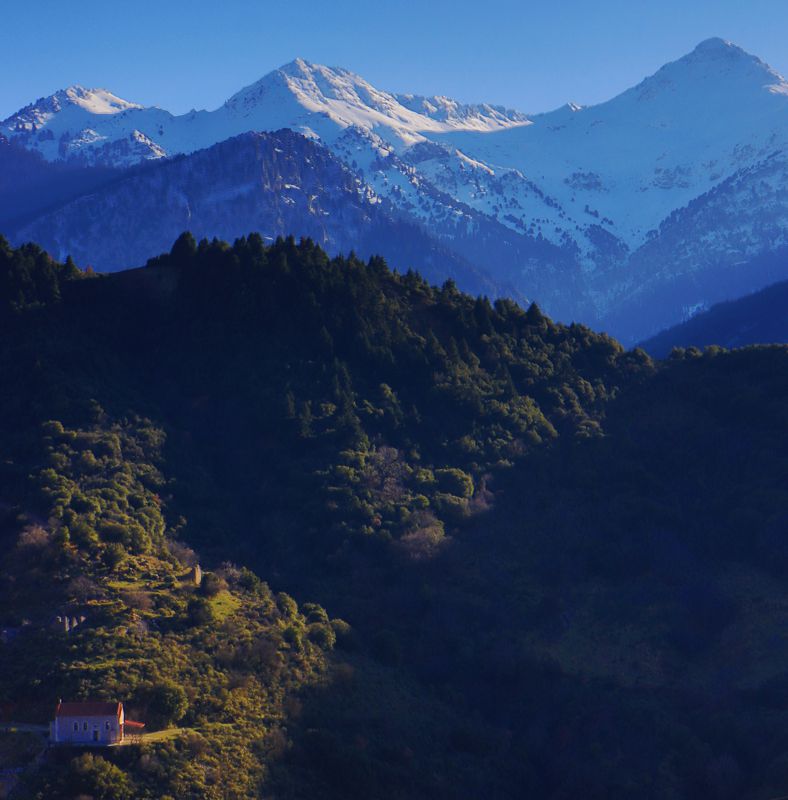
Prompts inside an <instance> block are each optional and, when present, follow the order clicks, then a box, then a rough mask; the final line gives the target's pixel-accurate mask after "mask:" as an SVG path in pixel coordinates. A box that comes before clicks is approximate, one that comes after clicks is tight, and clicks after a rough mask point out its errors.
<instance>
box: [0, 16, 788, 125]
mask: <svg viewBox="0 0 788 800" xmlns="http://www.w3.org/2000/svg"><path fill="white" fill-rule="evenodd" d="M2 18H3V19H2V24H3V37H2V39H3V42H2V47H0V74H2V75H3V80H2V83H0V118H4V117H6V116H8V115H9V114H11V113H12V112H14V111H16V110H17V109H18V108H20V107H21V106H23V105H25V104H27V103H28V102H31V101H32V100H35V99H36V98H38V97H41V96H43V95H46V94H50V93H52V92H53V91H55V90H56V89H58V88H63V87H65V86H68V85H70V84H73V83H81V84H82V85H84V86H101V87H105V88H108V89H111V90H112V91H114V92H115V93H116V94H119V95H120V96H122V97H125V98H127V99H129V100H134V101H137V102H141V103H145V104H155V105H160V106H163V107H165V108H168V109H170V110H171V111H174V112H183V111H188V110H189V109H190V108H193V107H194V108H215V107H216V106H218V105H220V104H221V103H222V102H223V101H224V100H225V99H226V98H227V97H228V96H229V95H231V94H232V93H233V92H235V91H236V90H238V89H239V88H241V87H242V86H245V85H247V84H249V83H251V82H253V81H255V80H257V79H258V78H260V77H262V76H263V75H264V74H265V73H267V72H269V71H271V70H272V69H275V68H276V67H277V66H280V65H281V64H283V63H286V62H288V61H291V60H292V59H293V58H295V57H296V56H302V57H303V58H306V59H307V60H309V61H316V62H318V63H326V64H329V65H331V66H344V67H347V68H349V69H352V70H354V71H355V72H358V73H360V74H361V75H363V76H364V77H366V78H367V79H368V80H370V81H371V82H372V83H374V84H375V85H377V86H379V87H380V88H384V89H390V90H395V91H412V92H416V93H421V94H436V93H437V94H447V95H450V96H453V97H456V98H458V99H460V100H463V101H481V100H483V101H489V102H495V103H501V104H504V105H507V106H511V107H514V108H518V109H520V110H522V111H527V112H537V111H547V110H549V109H552V108H555V107H556V106H559V105H561V104H562V103H564V102H567V101H569V100H572V101H574V102H578V103H594V102H599V101H601V100H605V99H607V98H609V97H611V96H613V95H614V94H616V93H617V92H619V91H621V90H623V89H625V88H627V87H629V86H631V85H633V84H634V83H636V82H638V81H639V80H640V79H641V78H643V77H644V76H645V75H647V74H650V73H651V72H653V71H655V70H656V69H657V68H658V67H660V66H661V65H662V64H663V63H665V62H666V61H669V60H672V59H674V58H677V57H679V56H681V55H683V54H684V53H685V52H688V51H689V50H691V49H692V48H693V47H694V46H695V45H696V44H697V43H698V42H699V41H701V40H703V39H706V38H709V37H710V36H721V37H723V38H725V39H731V40H732V41H734V42H736V43H737V44H739V45H741V46H742V47H744V48H745V49H746V50H749V51H750V52H753V53H755V54H756V55H758V56H760V57H761V58H763V59H764V60H765V61H767V62H769V63H770V64H771V65H772V66H773V67H775V69H777V70H778V71H780V72H782V73H786V72H788V50H787V49H786V45H785V41H786V39H785V33H786V31H788V2H785V0H747V2H743V1H742V0H683V1H682V2H679V1H678V0H659V2H651V0H594V2H590V1H588V0H583V1H581V0H552V2H549V1H548V0H542V1H541V2H530V0H454V1H453V2H449V1H448V0H420V1H417V0H377V2H375V0H367V2H361V1H359V0H321V2H314V0H290V2H283V1H282V0H223V2H217V0H158V2H152V1H151V0H131V1H130V2H123V3H119V2H110V0H102V1H101V2H99V1H98V0H80V2H78V3H63V2H62V0H39V2H30V0H27V2H25V1H24V0H23V2H13V3H7V4H4V8H3V12H2Z"/></svg>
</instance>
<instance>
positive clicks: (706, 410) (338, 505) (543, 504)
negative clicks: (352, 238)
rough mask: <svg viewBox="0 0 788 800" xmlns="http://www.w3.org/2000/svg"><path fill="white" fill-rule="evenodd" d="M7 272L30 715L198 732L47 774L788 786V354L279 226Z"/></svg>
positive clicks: (9, 382) (162, 781) (4, 477)
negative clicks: (197, 575)
mask: <svg viewBox="0 0 788 800" xmlns="http://www.w3.org/2000/svg"><path fill="white" fill-rule="evenodd" d="M0 280H2V283H0V292H2V294H0V335H1V337H2V338H0V342H2V344H0V369H2V374H3V376H4V387H5V390H4V391H3V392H2V393H0V426H1V427H0V434H2V435H0V442H1V443H2V445H1V446H2V450H3V452H2V458H0V470H1V471H0V487H2V488H1V489H0V491H1V492H2V494H1V495H0V511H1V512H2V515H3V518H2V539H1V540H0V542H2V547H3V549H4V559H3V561H2V566H0V581H1V582H0V588H1V589H2V594H0V627H1V626H5V627H6V629H7V630H12V631H13V635H12V636H11V637H6V641H5V643H3V644H0V705H2V704H6V703H11V702H12V701H13V702H14V703H16V704H17V705H18V707H19V708H24V709H27V710H28V713H30V714H34V715H35V714H37V715H39V716H40V717H41V718H46V715H47V713H50V709H51V707H52V704H53V703H54V702H55V701H56V699H57V697H58V696H63V697H69V698H74V699H75V698H78V697H101V698H108V699H116V698H117V699H121V700H123V701H124V702H126V703H127V705H128V707H129V709H130V711H133V713H134V714H135V718H144V719H145V720H146V721H147V722H148V723H149V725H150V728H151V729H157V728H162V729H166V728H167V726H168V725H169V726H178V727H177V729H174V730H173V733H172V736H171V737H170V738H164V740H163V741H159V742H151V743H146V744H144V745H142V746H140V747H129V748H120V749H118V750H116V751H112V752H110V751H107V752H104V753H101V754H100V755H95V756H85V755H82V756H77V755H76V754H73V753H63V752H60V753H57V754H56V755H53V756H50V757H49V758H48V759H47V760H45V761H44V763H43V764H42V765H39V766H38V767H37V768H35V769H31V771H30V773H29V774H27V775H25V776H24V780H23V785H22V787H21V791H22V792H23V796H24V793H27V795H29V796H31V797H33V796H40V797H54V798H57V797H73V796H76V795H78V794H80V793H82V794H89V795H92V796H94V797H115V796H118V797H120V796H126V797H164V796H167V795H169V796H171V797H195V798H196V797H209V798H214V797H215V798H224V797H254V796H263V797H283V798H287V797H292V798H297V797H298V798H300V797H307V796H309V797H324V798H349V797H359V798H370V797H379V798H403V797H408V798H419V797H425V798H426V797H431V798H437V797H442V798H456V797H468V798H477V797H501V798H504V797H506V798H510V797H523V796H533V797H545V798H568V797H574V796H578V795H582V796H587V797H599V798H602V797H604V798H616V797H622V798H623V797H638V798H670V797H673V798H690V797H698V796H706V797H719V798H728V797H730V798H734V797H736V798H741V797H747V798H753V800H755V798H769V797H771V796H774V795H777V794H780V793H781V792H782V793H784V792H785V791H786V790H788V763H787V762H786V761H785V756H784V752H785V750H784V746H783V740H784V731H785V729H786V726H785V723H786V711H785V709H784V704H783V702H782V698H783V697H784V692H785V678H784V675H785V674H786V672H787V671H788V646H786V642H785V641H784V637H783V634H782V631H783V630H784V628H785V623H786V617H787V616H788V605H786V603H785V600H784V597H785V591H784V590H785V585H786V579H787V578H788V561H787V560H786V556H787V554H788V550H787V549H786V546H785V543H784V542H785V534H786V530H785V525H786V520H785V516H784V508H785V505H786V501H788V490H787V489H786V486H785V482H784V480H783V478H784V475H785V474H786V473H785V470H786V466H787V465H786V462H785V455H784V454H785V453H786V452H788V447H786V445H788V442H786V441H785V438H786V434H785V433H784V432H785V431H786V430H788V426H786V424H785V423H786V418H787V417H788V379H786V378H785V377H784V376H785V375H787V374H788V372H787V371H786V367H788V352H786V351H785V350H784V349H783V348H761V349H751V350H747V351H737V352H730V353H729V352H725V351H722V350H720V349H719V348H717V349H714V348H712V349H709V350H707V351H706V352H705V353H702V352H700V351H695V350H691V351H685V352H677V353H675V354H674V357H673V358H672V359H670V360H668V361H666V362H658V363H655V362H652V360H651V359H650V358H649V357H648V356H647V355H646V354H645V353H643V352H642V351H638V350H635V351H629V352H628V351H625V350H624V349H623V348H622V347H621V346H620V345H618V344H617V343H616V342H615V341H613V340H612V339H610V338H608V337H606V336H603V335H598V334H595V333H593V332H592V331H590V330H588V329H586V328H584V327H582V326H571V327H565V326H561V325H556V324H554V323H553V322H551V321H550V320H549V319H548V318H546V317H545V316H544V315H543V314H542V313H541V312H540V311H539V309H538V308H537V307H536V306H531V307H530V308H529V309H527V310H525V309H522V308H520V307H518V306H517V305H516V304H514V303H512V302H510V301H505V300H500V301H497V302H496V303H495V304H491V303H489V302H488V301H487V300H486V299H484V298H478V299H474V298H472V297H470V296H468V295H464V294H462V293H460V292H459V291H457V289H456V287H455V286H454V285H453V284H452V283H451V282H448V283H446V284H444V285H443V286H442V287H440V288H436V287H432V286H430V285H428V284H427V283H426V282H425V281H424V280H423V279H422V278H421V277H419V276H418V275H416V274H414V273H408V274H406V275H400V274H397V273H393V272H391V271H390V270H389V269H388V267H387V266H386V264H385V263H384V262H383V261H382V260H381V259H377V258H373V259H371V260H369V261H368V262H361V261H359V260H357V259H355V258H353V257H350V258H347V259H345V258H337V259H329V258H328V257H327V256H326V255H325V253H323V252H322V251H321V250H320V249H319V248H318V247H316V246H315V245H314V244H313V243H311V242H310V241H303V242H301V243H300V244H297V243H296V242H294V241H293V240H292V239H288V240H279V241H277V242H276V243H275V244H274V245H272V246H270V247H267V246H265V245H264V244H263V241H262V239H261V238H260V237H259V236H256V235H251V236H249V237H247V238H244V239H240V240H238V241H236V242H235V243H234V244H233V245H228V244H225V243H222V242H218V241H213V242H206V241H204V242H201V243H200V244H199V245H198V244H197V243H195V242H194V240H193V239H192V238H191V237H190V236H189V235H184V236H182V237H181V238H180V239H179V240H178V241H177V242H176V244H175V246H174V247H173V249H172V251H171V252H170V253H168V254H165V255H162V256H161V257H159V258H157V259H154V260H153V261H151V262H150V263H149V264H148V265H147V266H146V267H144V268H140V269H138V270H133V271H129V272H125V273H117V274H114V275H111V276H98V275H93V274H88V273H85V272H82V271H80V270H79V269H78V268H77V267H75V266H74V265H73V264H71V263H69V264H57V263H55V262H53V261H52V260H51V259H50V258H49V257H48V256H47V255H46V254H45V253H43V252H42V251H40V250H39V249H37V248H36V247H35V246H32V245H31V246H26V247H24V248H20V249H18V250H13V249H11V248H10V247H8V246H7V245H5V244H4V243H3V244H2V246H0ZM194 551H196V552H197V553H199V558H200V560H201V563H202V565H203V567H204V568H206V569H207V570H208V573H207V574H206V576H205V577H204V578H203V581H202V584H201V585H200V586H199V587H198V586H196V585H194V582H193V581H191V580H190V578H189V571H190V568H191V566H192V564H193V563H194V561H195V559H196V558H197V557H198V556H197V555H196V554H195V552H194ZM293 598H295V599H293ZM64 613H68V614H69V615H70V616H75V617H77V619H79V618H80V617H81V616H84V617H85V620H84V621H83V622H81V623H80V624H79V625H78V626H77V628H76V629H75V630H74V631H71V632H70V633H68V634H65V633H64V632H63V631H62V630H59V629H56V628H55V627H54V626H53V625H52V624H51V622H52V619H53V617H54V616H56V615H62V614H64ZM117 786H122V787H123V792H124V793H125V794H121V793H120V792H118V791H117V789H116V788H115V789H113V788H112V787H117ZM113 791H114V792H115V794H113V793H112V792H113Z"/></svg>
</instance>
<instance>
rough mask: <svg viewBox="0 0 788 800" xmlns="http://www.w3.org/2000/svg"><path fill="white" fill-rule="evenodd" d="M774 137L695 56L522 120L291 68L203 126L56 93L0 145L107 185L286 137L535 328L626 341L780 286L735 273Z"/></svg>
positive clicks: (778, 170) (727, 48)
mask: <svg viewBox="0 0 788 800" xmlns="http://www.w3.org/2000/svg"><path fill="white" fill-rule="evenodd" d="M786 119H788V84H786V82H785V80H784V79H783V78H782V77H781V76H780V75H778V74H777V73H776V72H775V71H774V70H772V69H771V68H770V67H769V66H768V65H766V64H764V63H763V62H762V61H760V60H759V59H758V58H756V57H755V56H752V55H750V54H748V53H746V52H744V51H743V50H741V49H740V48H738V47H736V46H735V45H733V44H731V43H729V42H724V41H722V40H720V39H710V40H708V41H706V42H703V43H701V44H700V45H699V46H698V47H697V48H696V49H695V50H694V51H693V52H692V53H690V54H688V55H686V56H684V57H683V58H680V59H679V60H677V61H675V62H673V63H670V64H667V65H666V66H664V67H663V68H662V69H660V70H659V71H658V72H657V73H656V74H654V75H652V76H650V77H648V78H646V79H645V80H644V81H643V82H642V83H640V84H639V85H638V86H636V87H634V88H632V89H630V90H628V91H626V92H624V93H622V94H621V95H619V96H618V97H615V98H613V99H612V100H610V101H608V102H606V103H602V104H600V105H597V106H593V107H580V106H576V105H572V104H570V105H567V106H565V107H564V108H561V109H558V110H557V111H554V112H552V113H549V114H542V115H537V116H531V117H526V116H525V115H523V114H521V113H518V112H513V111H508V110H506V109H501V108H497V107H492V106H488V105H483V104H482V105H475V106H474V105H462V104H459V103H457V102H455V101H452V100H449V99H447V98H443V97H432V98H424V97H419V96H411V95H395V94H391V93H388V92H384V91H381V90H379V89H377V88H376V87H374V86H372V85H371V84H369V83H368V82H367V81H365V80H364V79H363V78H361V77H360V76H357V75H354V74H353V73H351V72H348V71H346V70H342V69H334V68H328V67H324V66H320V65H315V64H309V63H307V62H305V61H303V60H301V59H298V60H296V61H294V62H292V63H290V64H288V65H285V66H284V67H282V68H281V69H279V70H275V71H274V72H272V73H270V74H269V75H267V76H265V77H263V78H262V79H261V80H260V81H258V82H256V83H254V84H252V85H251V86H248V87H246V88H245V89H242V90H241V91H240V92H238V93H237V94H235V95H234V96H233V97H231V98H230V99H229V100H228V101H227V102H226V103H225V104H224V105H222V106H221V107H220V108H218V109H216V110H214V111H199V112H197V111H194V112H190V113H189V114H185V115H181V116H173V115H171V114H169V113H168V112H166V111H163V110H161V109H156V108H143V107H140V106H138V105H136V104H134V103H129V102H127V101H122V100H120V99H118V98H116V97H115V96H114V95H111V94H110V93H108V92H105V91H103V90H85V89H82V88H80V87H72V88H71V89H69V90H66V91H64V92H59V93H57V94H56V95H53V96H52V97H50V98H45V99H42V100H40V101H39V102H38V103H36V104H34V105H32V106H30V107H28V108H26V109H23V110H22V111H20V112H19V113H18V114H16V115H14V116H12V117H10V118H9V119H8V120H5V121H4V122H3V123H2V124H0V133H2V134H3V135H5V136H6V137H8V138H9V139H10V140H12V141H13V142H15V143H16V144H17V145H18V146H19V147H23V148H27V149H30V150H33V151H35V152H38V153H40V154H41V155H42V157H43V158H45V159H47V160H49V161H50V162H52V163H60V162H63V163H66V164H82V165H112V166H113V167H127V166H128V165H130V164H134V163H142V162H146V161H154V162H156V161H162V160H163V159H165V158H167V157H173V156H175V155H178V154H190V153H194V152H196V151H198V150H200V149H204V148H207V147H210V146H212V145H213V144H215V143H217V142H220V141H224V140H226V139H227V138H228V137H232V136H235V135H239V134H241V133H244V132H248V131H273V130H278V129H280V128H289V129H292V130H295V131H298V132H300V133H303V134H304V135H305V136H307V137H310V138H314V139H317V140H319V141H320V143H321V144H323V145H324V146H326V147H328V148H329V149H330V150H331V151H332V152H333V153H334V155H336V156H337V157H338V158H339V159H340V160H342V161H343V162H344V163H345V165H346V166H348V167H349V168H350V169H352V170H353V171H354V172H356V173H357V174H358V176H359V177H360V179H361V180H362V181H363V182H364V184H365V185H366V186H367V187H368V189H369V191H371V192H373V193H374V194H375V195H376V196H378V197H380V198H384V199H386V200H387V201H388V202H389V203H390V204H391V207H392V208H394V209H396V210H397V212H398V213H399V214H400V215H401V216H402V217H403V218H408V219H410V220H411V221H412V222H415V223H417V224H419V225H422V226H423V227H425V228H426V229H428V230H429V231H430V232H431V233H433V234H437V235H438V237H439V238H440V239H441V240H442V241H443V243H444V244H445V245H446V247H448V248H451V249H453V250H454V251H455V253H461V254H462V256H464V257H465V258H467V259H468V260H470V261H472V262H473V263H474V264H475V265H476V266H478V267H479V268H481V269H483V270H486V271H489V272H491V273H495V272H497V271H500V272H501V273H502V274H503V276H504V282H509V281H510V280H511V281H513V282H514V285H515V286H516V287H517V289H518V290H519V291H520V292H522V293H524V294H527V295H528V296H530V297H536V298H538V299H539V301H540V302H541V303H542V304H543V305H544V306H545V307H546V308H547V309H548V310H549V311H550V312H551V313H553V314H555V315H558V316H559V317H560V318H562V319H581V320H583V321H586V322H590V323H595V324H597V325H601V326H603V327H605V328H609V329H611V330H612V331H613V332H614V333H616V334H617V335H619V336H620V337H622V338H623V339H624V340H625V341H627V342H633V341H636V340H638V339H640V338H643V337H644V336H647V335H649V334H651V333H654V332H656V331H658V330H659V329H661V328H664V327H665V326H666V325H669V324H672V323H675V322H677V321H680V320H681V319H683V318H685V317H686V316H687V315H688V314H690V313H691V312H692V310H693V309H696V308H698V307H703V306H708V305H710V304H712V303H714V302H717V301H719V300H722V299H727V298H729V297H733V296H736V295H737V294H739V293H741V292H747V291H752V290H753V289H757V288H759V287H761V286H763V285H765V283H767V282H769V281H771V280H775V279H779V278H780V277H783V276H784V273H780V274H778V275H772V274H769V275H763V274H759V273H758V272H757V271H756V270H752V271H750V270H748V269H747V268H746V265H745V264H746V263H750V262H754V261H757V260H758V259H760V258H761V257H762V256H767V255H768V254H769V253H771V252H773V251H774V250H775V249H776V248H779V247H781V246H782V245H783V244H784V230H785V229H786V225H788V209H786V207H785V186H786V180H788V178H787V176H786V170H785V168H784V163H785V151H786V144H787V143H788V141H787V139H788V134H786V130H788V128H787V127H786V124H785V122H786ZM215 232H216V233H222V231H215ZM39 233H40V235H41V236H43V235H44V233H45V232H44V231H43V229H39ZM50 233H51V232H50ZM77 233H78V232H77V231H74V232H72V235H73V236H74V237H76V234H77ZM47 236H50V234H49V233H48V234H47ZM50 238H51V237H50ZM149 244H150V247H149V254H152V253H153V252H155V251H156V250H157V249H158V248H159V247H160V246H162V244H163V243H162V242H161V241H160V240H158V239H157V240H156V241H155V242H150V243H149ZM381 249H383V248H381ZM88 257H89V258H91V260H96V259H95V257H92V256H88ZM496 277H497V276H496V275H494V274H493V278H494V279H495V278H496ZM469 288H473V287H471V286H470V285H469ZM671 292H672V293H673V294H672V295H671ZM646 310H647V311H646Z"/></svg>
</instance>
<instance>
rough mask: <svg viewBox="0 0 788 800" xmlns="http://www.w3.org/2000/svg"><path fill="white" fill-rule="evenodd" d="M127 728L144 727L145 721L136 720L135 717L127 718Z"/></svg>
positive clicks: (125, 723)
mask: <svg viewBox="0 0 788 800" xmlns="http://www.w3.org/2000/svg"><path fill="white" fill-rule="evenodd" d="M123 724H124V725H125V727H127V728H144V727H145V723H144V722H135V721H134V720H133V719H127V720H126V721H125V722H124V723H123Z"/></svg>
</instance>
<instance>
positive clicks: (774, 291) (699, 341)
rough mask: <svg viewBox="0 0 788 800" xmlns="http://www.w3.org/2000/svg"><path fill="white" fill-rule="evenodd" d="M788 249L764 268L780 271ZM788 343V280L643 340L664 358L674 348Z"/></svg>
mask: <svg viewBox="0 0 788 800" xmlns="http://www.w3.org/2000/svg"><path fill="white" fill-rule="evenodd" d="M786 259H788V251H786V250H782V251H781V252H778V253H776V254H775V255H773V256H771V257H770V258H769V259H768V261H767V263H765V264H764V265H763V267H764V270H766V269H771V271H773V272H775V273H776V272H778V271H780V267H782V266H783V264H784V262H785V260H786ZM785 343H788V281H781V282H780V283H776V284H773V285H772V286H767V287H766V288H765V289H761V290H760V291H759V292H755V293H754V294H750V295H747V296H746V297H741V298H739V299H738V300H731V301H728V302H727V303H720V304H719V305H715V306H712V308H710V309H708V310H707V311H704V312H702V313H699V314H697V315H696V316H694V317H692V319H690V320H688V321H687V322H684V323H682V324H681V325H676V326H675V327H673V328H669V329H668V330H666V331H663V332H662V333H659V334H657V335H656V336H654V337H652V338H651V339H648V340H647V341H645V342H643V344H642V346H643V347H644V348H645V349H646V350H647V351H648V352H649V353H652V354H653V355H655V356H657V357H660V358H664V357H665V356H667V355H668V354H669V353H670V351H671V350H672V349H673V348H674V347H701V348H702V347H708V346H711V345H719V346H720V347H728V348H732V347H746V346H748V345H754V344H785Z"/></svg>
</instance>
